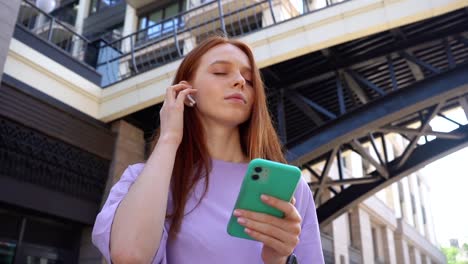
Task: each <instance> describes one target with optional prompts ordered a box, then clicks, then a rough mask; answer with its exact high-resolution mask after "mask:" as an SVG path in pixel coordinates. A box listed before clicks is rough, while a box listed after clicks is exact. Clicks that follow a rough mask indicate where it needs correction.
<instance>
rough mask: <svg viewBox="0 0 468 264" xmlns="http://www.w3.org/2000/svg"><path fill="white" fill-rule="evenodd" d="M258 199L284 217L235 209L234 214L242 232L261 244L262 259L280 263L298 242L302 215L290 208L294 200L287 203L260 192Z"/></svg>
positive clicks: (270, 263) (284, 260)
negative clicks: (241, 227)
mask: <svg viewBox="0 0 468 264" xmlns="http://www.w3.org/2000/svg"><path fill="white" fill-rule="evenodd" d="M261 198H262V201H263V202H264V203H266V204H268V205H270V206H272V207H274V208H277V209H278V210H280V211H282V212H284V218H278V217H275V216H271V215H267V214H262V213H257V212H252V211H247V210H240V209H237V210H235V211H234V215H235V216H237V217H238V218H237V221H238V222H239V224H240V225H242V226H244V227H245V232H246V233H247V234H249V235H250V236H251V237H252V238H254V239H256V240H257V241H260V242H262V243H263V249H262V259H263V262H264V263H266V264H273V263H274V264H276V263H278V264H284V263H286V259H287V258H288V256H289V255H291V254H292V253H293V251H294V248H295V247H296V246H297V244H298V243H299V235H300V233H301V222H302V218H301V216H300V215H299V212H298V211H297V210H296V207H294V204H295V199H294V198H293V199H292V201H291V202H290V203H288V202H285V201H282V200H280V199H277V198H274V197H271V196H267V195H262V196H261Z"/></svg>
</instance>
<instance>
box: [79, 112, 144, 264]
mask: <svg viewBox="0 0 468 264" xmlns="http://www.w3.org/2000/svg"><path fill="white" fill-rule="evenodd" d="M111 129H112V132H114V133H116V135H117V137H116V141H115V146H114V157H113V159H112V162H111V165H110V170H109V178H108V180H107V184H106V189H105V191H104V195H103V199H102V202H101V206H102V205H104V202H105V201H106V200H107V196H108V194H109V191H110V189H111V187H112V186H113V185H114V184H115V183H116V182H117V181H118V180H119V179H120V176H122V173H123V172H124V170H125V169H126V168H127V167H128V165H131V164H135V163H139V162H143V161H144V153H145V140H144V134H143V131H142V130H141V129H139V128H137V127H135V126H133V125H131V124H130V123H128V122H126V121H123V120H119V121H116V122H114V123H113V124H112V128H111ZM91 231H92V227H85V228H84V229H83V231H82V238H81V247H80V256H79V264H98V263H103V264H105V261H104V260H103V259H102V257H101V254H100V253H99V251H98V250H97V249H96V248H95V247H94V245H93V244H92V243H91Z"/></svg>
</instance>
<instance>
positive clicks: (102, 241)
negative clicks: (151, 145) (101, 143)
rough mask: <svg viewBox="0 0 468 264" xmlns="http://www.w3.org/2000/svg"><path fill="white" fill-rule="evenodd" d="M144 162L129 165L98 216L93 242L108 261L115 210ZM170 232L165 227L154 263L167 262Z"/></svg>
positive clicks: (161, 263)
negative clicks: (167, 244)
mask: <svg viewBox="0 0 468 264" xmlns="http://www.w3.org/2000/svg"><path fill="white" fill-rule="evenodd" d="M143 167H144V164H135V165H131V166H129V167H128V168H127V169H126V170H125V171H124V173H123V174H122V177H121V178H120V180H119V181H118V182H117V183H116V184H115V185H114V186H113V187H112V189H111V190H110V193H109V197H108V198H107V200H106V203H105V204H104V206H103V207H102V210H101V212H100V213H99V214H98V215H97V217H96V222H95V223H94V227H93V232H92V241H93V244H94V245H95V246H96V247H97V248H98V249H99V251H100V252H101V254H102V255H103V257H104V258H105V259H106V261H107V263H109V264H110V263H111V258H110V232H111V227H112V223H113V221H114V216H115V212H116V210H117V207H118V206H119V204H120V202H121V201H122V200H123V198H124V197H125V195H126V194H127V193H128V190H129V189H130V187H131V186H132V184H133V183H134V182H135V180H136V178H137V177H138V175H139V174H140V173H141V171H142V170H143ZM167 238H168V233H167V230H166V227H164V229H163V234H162V236H161V242H160V244H159V249H158V251H157V252H156V254H155V257H154V259H153V263H158V264H166V263H167V260H166V243H167Z"/></svg>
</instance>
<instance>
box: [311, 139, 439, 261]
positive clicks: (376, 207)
mask: <svg viewBox="0 0 468 264" xmlns="http://www.w3.org/2000/svg"><path fill="white" fill-rule="evenodd" d="M393 136H394V137H393V138H389V140H388V143H389V146H388V149H389V150H390V151H389V155H390V156H391V155H394V154H393V153H394V152H399V151H402V146H403V144H404V140H403V139H402V138H401V137H400V136H397V135H393ZM376 143H377V145H379V146H381V144H380V143H381V142H376ZM369 145H370V144H369ZM367 147H368V148H367V149H368V150H369V149H372V147H371V146H367ZM369 153H371V155H375V152H373V151H369ZM342 158H343V165H344V166H343V169H344V171H345V173H346V174H351V175H356V176H355V177H353V178H360V177H363V176H362V175H364V174H365V171H366V170H367V171H368V172H370V171H371V170H370V168H369V167H370V166H372V165H370V164H369V162H367V161H366V160H363V159H362V158H361V157H360V156H359V155H357V154H356V153H354V152H351V151H350V152H344V153H343V154H342ZM321 167H323V164H320V163H318V164H316V165H315V166H314V167H312V168H311V169H312V170H314V171H315V172H316V173H320V168H321ZM330 175H331V176H330V177H331V178H332V179H338V177H339V176H338V175H339V173H338V164H337V163H336V162H335V163H334V164H333V165H332V168H331V173H330ZM304 176H305V177H307V178H309V181H312V182H314V181H313V179H312V178H313V175H312V174H311V172H310V171H308V170H305V171H304ZM328 195H330V192H329V194H328ZM429 195H430V187H429V186H428V184H427V182H426V181H425V180H424V175H422V174H421V173H420V172H416V173H413V174H411V175H409V176H408V177H407V178H404V179H403V180H400V181H399V182H396V183H393V184H392V185H391V186H390V187H387V188H385V189H383V190H381V191H379V192H378V193H377V194H375V195H373V196H372V197H370V198H367V199H366V200H365V201H364V202H362V203H360V204H359V205H358V206H355V207H354V208H352V209H351V210H349V211H348V212H347V213H345V214H343V215H342V216H340V217H338V218H337V219H335V220H334V221H333V222H332V223H331V224H328V225H327V226H324V227H322V228H321V232H322V243H323V246H324V253H325V257H326V259H327V263H445V262H446V260H445V256H444V255H443V254H442V252H441V251H440V249H439V247H438V243H437V240H436V236H435V229H434V225H433V221H432V212H431V207H430V202H429V200H428V199H429Z"/></svg>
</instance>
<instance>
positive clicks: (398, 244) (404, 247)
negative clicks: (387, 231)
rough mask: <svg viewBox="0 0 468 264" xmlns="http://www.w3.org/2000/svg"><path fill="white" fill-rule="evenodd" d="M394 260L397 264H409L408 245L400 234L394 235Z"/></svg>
mask: <svg viewBox="0 0 468 264" xmlns="http://www.w3.org/2000/svg"><path fill="white" fill-rule="evenodd" d="M395 249H396V259H397V263H398V264H410V255H409V251H408V243H407V242H406V240H404V239H403V238H402V235H401V234H397V233H396V234H395Z"/></svg>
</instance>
